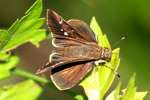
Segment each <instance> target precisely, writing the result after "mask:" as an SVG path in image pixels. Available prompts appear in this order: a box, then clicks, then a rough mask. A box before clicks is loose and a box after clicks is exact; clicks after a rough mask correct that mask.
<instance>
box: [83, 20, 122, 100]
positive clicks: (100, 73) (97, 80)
mask: <svg viewBox="0 0 150 100" xmlns="http://www.w3.org/2000/svg"><path fill="white" fill-rule="evenodd" d="M91 28H92V30H93V31H94V33H95V35H96V38H97V41H98V44H99V45H100V46H102V47H108V48H110V44H109V41H108V39H107V36H106V35H104V34H103V33H102V31H101V29H100V27H99V25H98V24H97V22H96V20H95V18H93V19H92V21H91ZM119 50H120V49H119V48H117V49H115V50H113V51H112V58H111V60H110V62H109V63H106V64H105V65H100V66H96V67H94V69H93V71H92V72H91V73H90V75H88V76H87V77H86V78H85V79H84V80H83V81H82V82H81V83H80V85H81V86H82V87H83V88H84V90H85V93H86V95H87V96H88V99H89V100H102V99H103V96H104V95H105V93H106V92H107V90H108V89H109V88H110V86H111V84H112V82H113V80H114V78H115V76H116V74H115V73H114V71H116V70H117V68H118V66H119V63H120V58H119ZM107 67H111V68H112V69H113V70H114V71H112V70H111V69H110V68H107Z"/></svg>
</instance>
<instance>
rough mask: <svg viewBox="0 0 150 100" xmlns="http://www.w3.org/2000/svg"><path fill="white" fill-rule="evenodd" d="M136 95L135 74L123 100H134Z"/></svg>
mask: <svg viewBox="0 0 150 100" xmlns="http://www.w3.org/2000/svg"><path fill="white" fill-rule="evenodd" d="M135 94H136V87H135V74H134V75H133V76H132V77H131V78H130V80H129V83H128V86H127V89H125V93H124V95H123V96H122V100H132V99H133V98H134V96H135Z"/></svg>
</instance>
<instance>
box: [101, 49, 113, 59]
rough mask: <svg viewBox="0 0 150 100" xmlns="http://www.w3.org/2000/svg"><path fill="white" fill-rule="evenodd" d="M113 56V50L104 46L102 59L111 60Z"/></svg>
mask: <svg viewBox="0 0 150 100" xmlns="http://www.w3.org/2000/svg"><path fill="white" fill-rule="evenodd" d="M111 56H112V50H111V49H109V48H104V49H103V50H102V52H101V59H103V60H106V61H108V62H109V61H110V59H111Z"/></svg>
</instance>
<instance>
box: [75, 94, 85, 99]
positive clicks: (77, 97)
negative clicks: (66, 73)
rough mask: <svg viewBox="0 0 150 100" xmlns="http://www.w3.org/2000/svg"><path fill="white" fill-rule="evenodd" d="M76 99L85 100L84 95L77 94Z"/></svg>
mask: <svg viewBox="0 0 150 100" xmlns="http://www.w3.org/2000/svg"><path fill="white" fill-rule="evenodd" d="M74 98H75V100H84V97H83V96H82V95H76V96H75V97H74Z"/></svg>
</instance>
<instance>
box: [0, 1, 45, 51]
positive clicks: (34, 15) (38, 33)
mask: <svg viewBox="0 0 150 100" xmlns="http://www.w3.org/2000/svg"><path fill="white" fill-rule="evenodd" d="M41 12H42V0H36V2H35V3H34V4H33V5H32V6H31V8H29V10H28V11H27V12H26V13H25V16H23V17H22V18H21V19H20V20H19V19H17V20H16V21H15V22H14V23H13V24H12V26H11V27H10V28H9V29H8V31H6V30H5V31H4V30H1V31H0V50H1V51H4V52H6V51H9V50H11V49H14V48H16V47H18V46H20V45H22V44H24V43H26V42H32V43H33V44H35V45H36V46H38V44H39V42H40V41H42V40H43V39H45V38H46V32H45V29H39V28H40V27H41V26H42V25H43V24H44V22H45V19H44V18H39V17H40V15H41Z"/></svg>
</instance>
